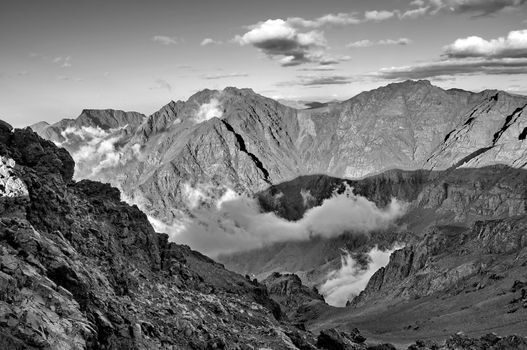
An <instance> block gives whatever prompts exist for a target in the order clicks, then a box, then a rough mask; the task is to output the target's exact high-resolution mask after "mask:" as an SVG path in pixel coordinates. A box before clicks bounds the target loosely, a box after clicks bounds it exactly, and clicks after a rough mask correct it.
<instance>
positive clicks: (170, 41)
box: [151, 35, 181, 46]
mask: <svg viewBox="0 0 527 350" xmlns="http://www.w3.org/2000/svg"><path fill="white" fill-rule="evenodd" d="M151 40H152V41H153V42H156V43H159V44H161V45H166V46H169V45H177V44H179V43H180V42H181V39H179V38H177V37H175V36H166V35H155V36H153V37H152V39H151Z"/></svg>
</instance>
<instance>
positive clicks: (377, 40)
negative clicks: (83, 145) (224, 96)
mask: <svg viewBox="0 0 527 350" xmlns="http://www.w3.org/2000/svg"><path fill="white" fill-rule="evenodd" d="M526 76H527V0H384V1H381V0H356V1H352V0H325V1H320V0H316V1H315V0H280V1H277V0H266V1H259V0H221V1H218V0H215V1H212V0H211V1H204V0H192V1H188V0H172V1H169V0H151V1H143V0H141V1H139V0H114V1H112V0H105V1H100V0H90V1H84V0H75V1H73V0H46V1H42V0H38V1H37V0H17V1H8V0H0V119H3V120H5V121H7V122H8V123H10V124H12V125H13V126H15V127H22V126H26V125H30V124H32V123H35V122H38V121H41V120H46V121H48V122H55V121H58V120H60V119H62V118H74V117H76V116H78V115H79V114H80V112H81V111H82V109H85V108H113V109H123V110H134V111H138V112H141V113H145V114H147V115H149V114H151V113H153V112H154V111H156V110H158V109H159V108H161V107H162V106H163V105H165V104H166V103H168V102H169V101H170V100H186V99H187V98H188V97H189V96H190V95H192V94H193V93H195V92H197V91H199V90H202V89H205V88H209V89H222V88H224V87H226V86H236V87H240V88H241V87H249V88H252V89H253V90H254V91H256V92H257V93H260V94H262V95H265V96H268V97H272V98H276V99H286V100H306V101H327V100H334V99H337V100H343V99H348V98H350V97H352V96H354V95H356V94H357V93H360V92H361V91H364V90H370V89H373V88H376V87H378V86H382V85H386V84H388V83H390V82H395V81H401V80H406V79H428V80H431V81H432V83H434V84H435V85H438V86H441V87H444V88H452V87H456V88H463V89H467V90H472V91H481V90H484V89H502V90H507V91H510V92H512V93H520V94H527V80H526Z"/></svg>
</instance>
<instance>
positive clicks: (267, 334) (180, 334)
mask: <svg viewBox="0 0 527 350" xmlns="http://www.w3.org/2000/svg"><path fill="white" fill-rule="evenodd" d="M0 159H1V162H0V185H1V186H0V290H1V293H0V348H2V349H42V348H45V349H156V348H159V349H222V348H228V349H252V348H276V349H282V348H283V349H286V348H292V349H294V348H296V347H295V346H294V345H293V340H291V338H290V337H292V338H294V341H295V342H296V343H302V342H304V343H306V344H307V345H306V346H308V345H309V344H311V343H312V344H314V342H315V341H316V339H315V337H314V336H312V335H310V334H309V333H306V332H303V331H300V330H298V329H295V328H292V327H290V326H288V325H287V324H286V323H281V322H280V321H279V320H280V318H281V312H280V309H279V307H278V305H277V304H276V303H275V302H273V301H272V300H271V299H270V298H269V296H268V293H267V290H266V288H265V287H264V286H262V285H260V284H258V283H257V282H254V281H249V280H247V279H245V278H244V277H242V276H239V275H237V274H235V273H232V272H229V271H227V270H225V269H224V268H223V266H222V265H219V264H217V263H215V262H214V261H212V260H210V259H208V258H206V257H205V256H203V255H201V254H199V253H197V252H194V251H192V250H190V249H189V248H188V247H186V246H180V245H177V244H174V243H169V242H168V241H167V236H166V235H164V234H158V233H155V232H154V230H153V229H152V227H151V226H150V224H149V223H148V221H147V219H146V215H145V214H143V213H142V212H141V211H139V209H138V208H137V207H135V206H129V205H127V204H125V203H124V202H121V201H120V198H119V197H120V194H119V191H118V190H117V189H115V188H113V187H111V186H110V185H108V184H101V183H98V182H92V181H89V180H83V181H80V182H75V181H73V180H72V175H73V167H74V162H73V160H72V158H71V157H70V156H69V154H68V153H67V152H66V151H65V150H64V149H61V148H57V147H56V146H55V145H54V144H53V143H51V142H49V141H45V140H43V139H41V138H39V137H38V136H37V135H36V134H35V133H33V132H32V131H31V130H29V129H26V130H14V131H11V127H9V126H8V125H7V124H5V123H3V122H0ZM287 334H289V335H287ZM306 339H307V340H306ZM313 348H315V347H313Z"/></svg>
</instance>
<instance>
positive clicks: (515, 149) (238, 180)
mask: <svg viewBox="0 0 527 350" xmlns="http://www.w3.org/2000/svg"><path fill="white" fill-rule="evenodd" d="M526 104H527V98H526V97H521V96H514V95H510V94H507V93H505V92H496V91H483V92H481V93H472V92H468V91H462V90H458V89H452V90H443V89H441V88H438V87H435V86H433V85H431V84H430V83H429V82H428V81H406V82H402V83H395V84H390V85H387V86H385V87H381V88H378V89H375V90H372V91H368V92H363V93H361V94H359V95H357V96H355V97H353V98H351V99H349V100H347V101H343V102H335V103H330V104H328V105H323V106H321V107H318V108H312V109H308V110H297V109H294V108H291V107H286V106H284V105H282V104H280V103H278V102H276V101H274V100H271V99H269V98H266V97H263V96H261V95H258V94H256V93H254V92H253V91H252V90H250V89H236V88H226V89H225V90H223V91H213V90H203V91H201V92H198V93H196V94H195V95H193V96H191V97H190V98H189V99H188V100H187V101H185V102H182V101H178V102H173V101H172V102H170V103H169V104H167V105H166V106H164V107H163V108H161V109H160V110H159V111H158V112H156V113H154V114H152V115H151V116H149V117H143V116H142V115H140V114H136V113H125V112H119V113H117V112H116V111H97V112H95V111H91V112H86V111H85V112H83V113H82V114H81V116H79V118H77V119H75V120H63V121H61V122H59V123H56V124H53V125H50V126H46V125H44V126H43V125H42V124H41V123H39V124H37V125H34V126H33V128H34V130H35V131H36V132H38V133H39V134H40V135H41V136H43V137H45V138H48V139H50V140H53V141H55V142H57V143H59V144H61V145H62V146H63V147H65V148H66V149H68V150H69V151H70V152H72V154H73V157H74V158H76V160H77V170H76V177H77V178H91V179H97V180H101V181H108V182H111V183H112V184H114V185H115V186H118V187H119V188H121V189H122V190H123V192H124V194H125V195H126V196H127V197H128V198H130V199H131V200H133V201H134V202H136V203H139V204H140V205H141V206H142V207H143V208H144V209H145V210H147V212H149V213H150V214H152V215H154V216H156V217H158V218H160V219H163V220H165V221H171V220H172V219H173V218H175V217H177V216H178V215H179V214H178V211H179V210H181V209H184V208H185V206H186V204H185V200H184V198H183V196H184V193H183V192H184V191H183V186H184V185H185V184H190V185H195V184H197V183H210V184H214V185H221V186H226V187H229V188H232V189H234V190H235V191H237V192H243V193H255V192H257V191H260V190H263V189H264V188H266V187H267V186H269V185H270V184H276V183H280V182H282V181H285V180H289V179H292V178H294V177H296V176H299V175H305V174H316V173H323V174H328V175H332V176H337V177H346V178H361V177H364V176H367V175H371V174H377V173H380V172H382V171H384V170H388V169H394V168H400V169H406V170H412V169H421V168H426V169H438V170H439V169H446V168H449V167H452V166H461V165H463V164H465V163H466V162H467V161H468V160H469V159H470V161H471V163H466V164H465V165H473V164H474V165H477V166H484V165H490V164H494V163H498V162H502V163H505V164H508V165H511V166H515V167H523V166H525V163H526V161H527V160H526V159H525V157H526V154H525V151H524V150H525V147H523V146H522V145H523V142H524V138H522V136H521V135H522V132H523V133H525V132H524V130H523V129H522V128H525V126H526V125H525V117H524V116H523V114H522V112H523V107H524V106H525V105H526ZM117 114H119V116H120V117H119V118H117ZM511 115H512V116H511ZM509 116H510V117H509ZM508 117H509V120H508ZM75 128H76V129H75ZM90 128H100V130H102V131H103V132H100V133H99V134H98V135H93V132H94V130H93V129H90ZM74 130H84V134H85V136H84V138H82V137H80V138H74V137H72V136H73V134H74V133H73V131H74ZM97 130H99V129H97ZM68 131H69V133H70V137H64V135H63V134H66V135H67V134H68V133H67V132H68ZM90 132H91V133H92V134H90ZM88 134H89V135H88ZM87 140H90V141H87ZM99 141H100V143H98V142H99ZM103 141H105V142H103ZM89 142H91V148H89V147H88V148H86V147H84V148H82V147H83V146H86V144H87V143H89ZM94 145H95V146H97V147H94ZM88 151H91V152H92V153H94V152H95V154H99V153H100V156H97V157H88V156H86V152H88ZM103 152H106V153H105V154H103ZM467 157H468V158H467ZM176 208H178V209H176Z"/></svg>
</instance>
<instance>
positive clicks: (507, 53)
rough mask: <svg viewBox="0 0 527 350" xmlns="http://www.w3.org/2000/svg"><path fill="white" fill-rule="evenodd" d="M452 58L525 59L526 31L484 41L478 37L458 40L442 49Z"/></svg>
mask: <svg viewBox="0 0 527 350" xmlns="http://www.w3.org/2000/svg"><path fill="white" fill-rule="evenodd" d="M444 52H445V55H447V56H448V57H453V58H467V57H488V58H504V57H507V58H527V29H524V30H514V31H511V32H509V33H508V35H507V36H506V37H499V38H497V39H490V40H486V39H483V38H481V37H479V36H469V37H467V38H460V39H457V40H456V41H454V42H453V43H452V44H450V45H448V46H446V47H445V48H444Z"/></svg>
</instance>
